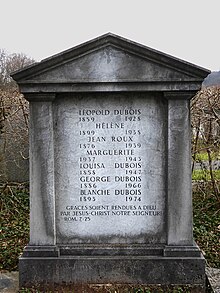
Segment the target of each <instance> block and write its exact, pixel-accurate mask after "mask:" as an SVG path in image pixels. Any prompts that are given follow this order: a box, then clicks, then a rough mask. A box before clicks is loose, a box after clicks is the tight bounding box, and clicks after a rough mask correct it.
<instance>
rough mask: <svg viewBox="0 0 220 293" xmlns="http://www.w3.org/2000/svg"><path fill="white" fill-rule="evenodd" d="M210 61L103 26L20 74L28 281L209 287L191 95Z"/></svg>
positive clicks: (23, 278)
mask: <svg viewBox="0 0 220 293" xmlns="http://www.w3.org/2000/svg"><path fill="white" fill-rule="evenodd" d="M208 74H209V71H208V70H205V69H202V68H200V67H198V66H195V65H192V64H189V63H187V62H185V61H182V60H179V59H177V58H174V57H172V56H168V55H166V54H164V53H161V52H158V51H156V50H153V49H150V48H148V47H145V46H142V45H140V44H136V43H134V42H132V41H129V40H126V39H123V38H121V37H118V36H115V35H112V34H107V35H104V36H101V37H99V38H97V39H94V40H92V41H89V42H87V43H85V44H82V45H80V46H77V47H75V48H72V49H70V50H68V51H66V52H63V53H61V54H58V55H56V56H53V57H52V58H49V59H46V60H43V61H42V62H40V63H38V64H35V65H33V66H31V67H29V68H28V69H23V71H20V72H17V73H16V74H14V75H13V77H14V78H15V79H16V80H17V81H18V84H19V86H20V88H21V91H22V92H23V93H24V94H25V98H26V99H27V100H28V101H30V109H31V117H30V119H31V123H30V126H31V127H30V174H31V176H30V180H31V182H30V186H31V216H30V219H31V221H30V224H31V225H30V226H31V227H30V243H29V245H28V246H27V247H26V248H25V249H24V254H23V256H22V257H21V258H20V261H19V270H20V286H32V285H34V286H37V284H38V285H43V286H44V285H45V284H48V285H49V286H53V285H55V284H58V285H61V284H62V283H63V282H64V283H66V284H72V285H73V286H74V284H79V283H85V284H86V283H91V282H92V283H99V284H100V283H126V284H130V283H134V284H162V285H166V284H177V285H178V284H190V285H195V286H198V287H200V288H201V291H200V292H203V291H204V286H205V263H204V259H203V257H202V256H201V254H200V251H199V248H198V247H197V246H196V245H195V244H194V242H193V235H192V194H191V193H192V192H191V155H190V132H191V129H190V115H189V111H190V108H189V100H190V99H191V98H192V96H193V95H194V94H195V93H196V91H197V90H199V89H200V86H201V83H202V81H203V79H204V77H206V76H207V75H208Z"/></svg>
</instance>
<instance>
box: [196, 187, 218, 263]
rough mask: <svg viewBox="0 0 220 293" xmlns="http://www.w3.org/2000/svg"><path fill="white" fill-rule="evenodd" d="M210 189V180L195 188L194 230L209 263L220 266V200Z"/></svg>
mask: <svg viewBox="0 0 220 293" xmlns="http://www.w3.org/2000/svg"><path fill="white" fill-rule="evenodd" d="M210 190H211V187H210V185H209V183H208V182H205V183H204V184H203V186H201V184H198V185H197V187H195V189H194V192H193V212H194V215H193V220H194V227H193V232H194V238H195V241H196V242H197V244H198V245H199V247H200V249H202V251H203V254H204V256H205V258H206V261H207V263H208V265H209V266H211V267H214V268H220V253H219V252H220V237H219V235H220V200H219V198H216V197H215V196H214V195H213V194H212V192H211V191H210Z"/></svg>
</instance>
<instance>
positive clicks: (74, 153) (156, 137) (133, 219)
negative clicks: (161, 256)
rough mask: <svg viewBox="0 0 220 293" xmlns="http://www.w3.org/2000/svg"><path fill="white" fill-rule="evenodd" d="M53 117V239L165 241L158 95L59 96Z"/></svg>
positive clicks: (162, 112)
mask: <svg viewBox="0 0 220 293" xmlns="http://www.w3.org/2000/svg"><path fill="white" fill-rule="evenodd" d="M54 123H55V125H56V129H55V135H54V140H55V181H56V185H55V189H56V227H57V230H56V231H57V243H87V242H88V243H91V242H93V243H100V242H101V243H158V244H159V243H165V241H166V240H165V224H166V222H165V213H164V211H165V194H166V191H165V185H166V172H165V169H166V160H164V158H165V157H166V142H165V141H166V128H167V119H166V100H158V99H157V97H155V96H154V95H146V94H133V95H125V94H123V95H119V94H118V95H116V94H114V95H112V94H108V95H97V94H96V96H94V95H86V96H85V95H75V96H71V97H69V98H65V96H64V97H61V98H60V99H57V100H56V101H55V103H54ZM162 137H163V139H161V138H162Z"/></svg>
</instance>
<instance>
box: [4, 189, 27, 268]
mask: <svg viewBox="0 0 220 293" xmlns="http://www.w3.org/2000/svg"><path fill="white" fill-rule="evenodd" d="M0 218H1V223H0V270H8V271H15V270H17V269H18V256H19V255H20V254H21V252H22V251H23V247H24V246H25V245H26V244H27V243H28V238H29V220H28V219H29V192H28V188H27V186H22V185H16V186H14V187H12V186H9V185H4V186H3V187H1V189H0Z"/></svg>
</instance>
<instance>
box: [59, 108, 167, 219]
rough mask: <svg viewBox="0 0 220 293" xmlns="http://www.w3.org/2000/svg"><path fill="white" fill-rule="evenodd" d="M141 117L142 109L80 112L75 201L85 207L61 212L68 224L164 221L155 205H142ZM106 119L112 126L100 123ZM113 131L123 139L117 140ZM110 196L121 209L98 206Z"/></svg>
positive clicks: (118, 138)
mask: <svg viewBox="0 0 220 293" xmlns="http://www.w3.org/2000/svg"><path fill="white" fill-rule="evenodd" d="M141 114H142V111H141V109H113V110H108V109H104V110H103V109H102V110H97V109H96V110H94V109H79V110H78V122H79V124H78V125H79V130H78V134H79V154H80V155H79V158H78V159H79V162H78V175H79V194H78V198H76V200H77V201H78V202H82V205H71V204H70V205H67V206H66V208H65V210H63V211H60V217H61V218H62V219H63V220H64V221H65V222H71V221H72V222H82V221H83V222H86V221H92V219H93V218H94V217H96V216H101V217H107V216H129V217H136V216H150V217H152V216H153V217H155V216H162V211H161V210H158V208H157V206H156V205H155V204H154V205H146V204H143V202H142V200H143V199H142V172H143V164H142V156H141V151H142V144H141V142H140V139H139V138H140V136H141V130H140V129H139V127H138V126H139V123H140V122H141V118H142V117H141V116H142V115H141ZM107 116H108V119H111V120H112V121H110V122H109V121H108V122H99V121H100V117H107ZM118 117H120V122H117V120H118ZM106 130H107V131H106ZM115 130H117V132H119V131H120V134H117V135H115V134H114V132H115ZM118 130H119V131H118ZM110 157H111V158H115V159H113V161H112V159H111V161H110V164H109V163H108V162H107V161H106V160H108V158H110ZM103 158H106V159H104V160H103ZM121 158H122V161H121ZM100 160H101V161H100ZM119 160H120V162H119ZM109 174H112V175H109ZM106 196H107V197H109V196H119V197H120V205H102V204H101V205H100V204H96V203H97V202H100V200H101V201H102V200H103V198H104V197H106ZM121 202H124V203H125V204H124V205H122V204H121ZM90 203H92V204H91V205H90ZM129 203H132V205H129Z"/></svg>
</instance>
